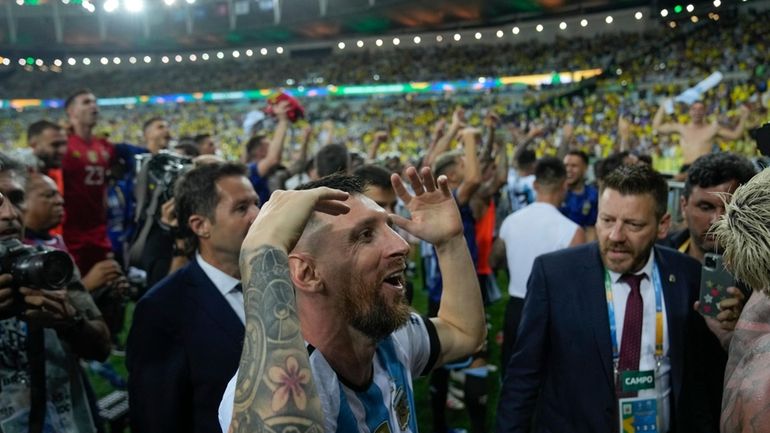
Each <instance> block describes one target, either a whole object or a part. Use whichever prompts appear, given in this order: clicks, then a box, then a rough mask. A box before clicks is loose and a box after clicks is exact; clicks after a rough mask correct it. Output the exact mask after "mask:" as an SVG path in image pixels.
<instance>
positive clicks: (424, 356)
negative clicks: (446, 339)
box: [393, 313, 441, 377]
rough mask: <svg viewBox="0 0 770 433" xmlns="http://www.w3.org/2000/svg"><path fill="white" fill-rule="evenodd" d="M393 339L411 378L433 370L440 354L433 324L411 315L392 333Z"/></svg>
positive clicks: (425, 319) (414, 314)
mask: <svg viewBox="0 0 770 433" xmlns="http://www.w3.org/2000/svg"><path fill="white" fill-rule="evenodd" d="M393 338H394V339H395V340H396V343H397V344H398V345H399V346H400V347H401V349H402V350H403V351H404V353H405V355H406V359H407V361H408V364H407V365H408V366H409V369H410V370H411V372H412V376H413V377H418V376H422V375H425V374H428V373H429V372H430V371H431V370H432V369H433V367H434V365H435V364H436V361H437V360H438V356H439V354H440V353H441V343H440V342H439V339H438V334H437V333H436V327H435V326H434V325H433V322H431V321H430V320H429V319H427V318H423V317H421V316H419V315H418V314H416V313H412V314H411V315H410V317H409V320H408V321H407V322H406V324H405V325H404V326H403V327H401V328H400V329H399V330H397V331H396V332H394V333H393Z"/></svg>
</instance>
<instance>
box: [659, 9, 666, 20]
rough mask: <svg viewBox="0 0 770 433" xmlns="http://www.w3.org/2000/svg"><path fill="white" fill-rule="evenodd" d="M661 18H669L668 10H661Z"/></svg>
mask: <svg viewBox="0 0 770 433" xmlns="http://www.w3.org/2000/svg"><path fill="white" fill-rule="evenodd" d="M660 16H662V17H663V18H665V17H667V16H668V9H661V10H660Z"/></svg>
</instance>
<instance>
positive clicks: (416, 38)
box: [413, 36, 422, 44]
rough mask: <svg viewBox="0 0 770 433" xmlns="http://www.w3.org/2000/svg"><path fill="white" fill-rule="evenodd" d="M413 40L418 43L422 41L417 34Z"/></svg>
mask: <svg viewBox="0 0 770 433" xmlns="http://www.w3.org/2000/svg"><path fill="white" fill-rule="evenodd" d="M413 40H414V43H415V44H419V43H420V42H422V38H421V37H419V36H415V37H414V39H413Z"/></svg>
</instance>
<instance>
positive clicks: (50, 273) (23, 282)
mask: <svg viewBox="0 0 770 433" xmlns="http://www.w3.org/2000/svg"><path fill="white" fill-rule="evenodd" d="M74 271H75V264H74V263H73V262H72V259H71V258H70V256H69V254H67V253H65V252H64V251H58V250H52V249H47V248H44V247H42V246H39V247H33V246H29V245H24V244H23V243H21V241H19V240H17V239H6V240H4V241H0V273H2V274H11V275H12V276H13V286H14V287H30V288H34V289H42V290H58V289H61V288H64V287H66V286H67V284H68V283H69V282H70V281H72V275H73V273H74Z"/></svg>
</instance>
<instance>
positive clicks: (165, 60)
mask: <svg viewBox="0 0 770 433" xmlns="http://www.w3.org/2000/svg"><path fill="white" fill-rule="evenodd" d="M160 61H161V62H163V63H168V56H163V57H161V58H160Z"/></svg>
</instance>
